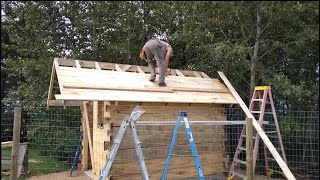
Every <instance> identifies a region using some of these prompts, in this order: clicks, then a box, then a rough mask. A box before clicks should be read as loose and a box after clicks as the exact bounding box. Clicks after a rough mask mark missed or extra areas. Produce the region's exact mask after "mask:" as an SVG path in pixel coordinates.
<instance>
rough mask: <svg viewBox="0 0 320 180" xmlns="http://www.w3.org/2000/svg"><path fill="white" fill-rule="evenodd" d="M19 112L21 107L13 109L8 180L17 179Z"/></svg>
mask: <svg viewBox="0 0 320 180" xmlns="http://www.w3.org/2000/svg"><path fill="white" fill-rule="evenodd" d="M21 112H22V107H15V108H14V122H13V140H12V153H11V170H10V171H11V172H10V180H17V179H18V159H19V146H20V129H21Z"/></svg>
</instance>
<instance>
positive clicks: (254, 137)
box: [241, 135, 257, 139]
mask: <svg viewBox="0 0 320 180" xmlns="http://www.w3.org/2000/svg"><path fill="white" fill-rule="evenodd" d="M241 137H244V138H246V137H247V135H241ZM252 139H257V137H256V136H253V137H252Z"/></svg>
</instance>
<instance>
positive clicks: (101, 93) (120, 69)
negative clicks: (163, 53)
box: [47, 58, 295, 180]
mask: <svg viewBox="0 0 320 180" xmlns="http://www.w3.org/2000/svg"><path fill="white" fill-rule="evenodd" d="M157 72H158V70H157ZM149 73H150V72H149V69H148V67H146V66H136V65H127V64H115V63H106V62H94V61H84V60H73V59H61V58H55V59H54V62H53V66H52V74H51V79H50V86H49V91H48V98H47V109H48V108H49V106H64V107H66V106H79V107H81V109H82V113H83V121H82V125H83V129H86V133H87V134H86V135H85V134H84V139H86V141H87V142H88V143H87V144H86V143H85V144H83V146H86V147H88V146H89V148H86V149H89V150H90V152H88V153H89V154H90V156H91V157H90V159H91V164H92V169H93V171H94V169H95V168H98V169H99V167H96V166H97V165H96V164H95V163H94V157H93V154H94V155H96V154H95V153H93V151H94V150H93V147H94V146H99V147H100V146H101V147H102V148H104V145H103V143H102V144H101V145H100V144H99V143H98V145H94V142H92V141H94V140H95V136H99V137H101V134H103V137H104V136H105V135H107V137H108V138H107V140H106V141H107V142H109V143H110V142H111V136H110V133H109V130H110V129H111V127H110V126H111V125H110V123H109V122H110V118H111V117H112V114H111V113H112V112H111V111H110V108H112V107H115V106H117V105H118V104H119V103H137V104H139V105H141V104H142V103H143V104H152V103H157V104H163V106H167V105H168V104H173V105H174V104H177V103H178V104H185V105H187V106H190V105H191V104H195V105H196V106H197V105H200V106H203V105H206V106H207V105H209V106H211V105H212V106H215V105H224V104H235V105H239V106H240V107H241V108H242V110H243V111H244V112H245V114H246V116H247V118H250V119H252V124H253V127H254V128H255V129H256V131H257V133H258V134H259V135H260V137H261V139H262V140H263V142H264V143H265V145H266V146H267V148H268V149H269V151H270V152H271V154H272V155H273V157H274V158H275V160H276V161H277V163H278V164H279V166H280V168H281V169H282V171H283V172H284V174H285V176H286V177H287V178H288V179H290V180H291V179H292V180H293V179H295V178H294V176H293V175H292V173H291V171H290V170H289V168H288V166H287V165H286V164H285V162H284V161H283V159H282V158H281V156H280V155H279V153H278V152H277V150H276V149H275V147H274V146H273V144H272V143H271V141H270V140H269V138H268V137H267V136H266V134H265V132H264V131H263V129H262V128H261V127H260V125H259V124H258V123H257V121H256V120H255V118H254V116H253V115H252V114H251V112H250V111H249V109H248V107H247V106H246V105H245V103H244V102H243V100H242V99H241V97H240V96H239V95H238V93H237V92H236V90H235V89H234V88H233V87H232V85H231V83H230V82H229V80H228V79H227V78H226V76H225V75H224V73H223V72H218V74H219V76H220V78H221V79H222V80H223V83H224V84H225V85H224V84H222V83H221V82H220V81H219V80H218V79H211V78H210V77H209V76H208V75H206V74H205V73H204V72H200V71H185V70H178V69H171V71H170V74H169V76H167V77H166V82H167V84H168V86H167V87H157V86H156V85H155V84H154V83H152V82H149V80H148V79H149ZM55 77H57V80H58V85H59V90H60V94H55V100H54V99H52V96H53V93H54V92H53V89H54V80H55ZM90 102H91V105H90V107H91V106H92V107H93V114H92V119H93V123H94V124H98V121H101V120H100V117H99V113H98V112H99V111H98V109H99V108H100V105H99V103H100V104H101V103H102V106H101V107H103V115H102V116H103V118H104V120H103V121H104V123H106V124H108V126H106V128H105V129H104V130H98V131H99V132H98V131H97V132H95V131H94V132H93V134H92V135H91V134H90V122H89V114H88V112H89V111H88V105H89V104H90ZM92 136H93V140H92V139H91V138H92ZM90 137H91V138H90ZM104 155H106V154H104ZM85 166H87V165H85ZM99 166H100V165H99ZM96 171H97V170H96Z"/></svg>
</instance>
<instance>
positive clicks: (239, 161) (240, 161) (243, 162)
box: [234, 159, 247, 164]
mask: <svg viewBox="0 0 320 180" xmlns="http://www.w3.org/2000/svg"><path fill="white" fill-rule="evenodd" d="M234 161H235V162H238V163H241V164H247V162H245V161H242V160H240V159H235V160H234Z"/></svg>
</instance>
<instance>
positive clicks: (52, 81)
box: [46, 63, 56, 110]
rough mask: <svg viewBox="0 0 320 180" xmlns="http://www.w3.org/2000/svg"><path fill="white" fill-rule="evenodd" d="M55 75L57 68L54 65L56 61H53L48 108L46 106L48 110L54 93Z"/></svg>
mask: <svg viewBox="0 0 320 180" xmlns="http://www.w3.org/2000/svg"><path fill="white" fill-rule="evenodd" d="M55 75H56V70H55V67H54V63H52V69H51V78H50V85H49V90H48V98H47V108H46V109H47V110H49V101H50V99H51V95H52V89H53V83H54V77H55Z"/></svg>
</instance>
